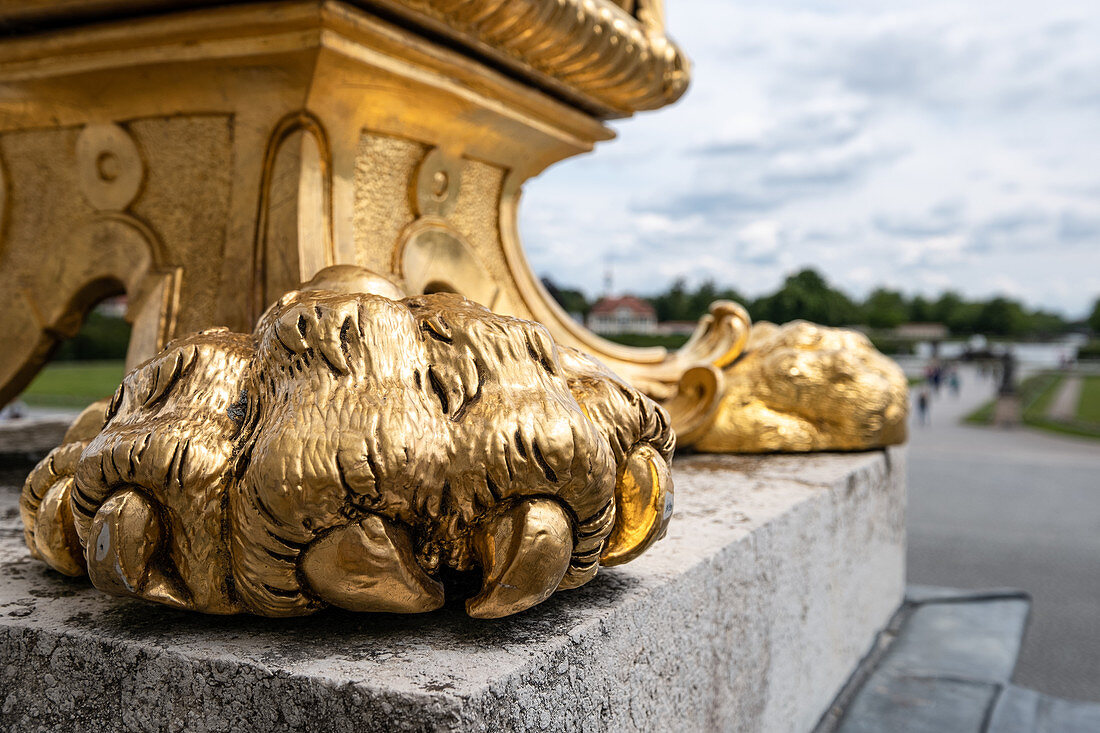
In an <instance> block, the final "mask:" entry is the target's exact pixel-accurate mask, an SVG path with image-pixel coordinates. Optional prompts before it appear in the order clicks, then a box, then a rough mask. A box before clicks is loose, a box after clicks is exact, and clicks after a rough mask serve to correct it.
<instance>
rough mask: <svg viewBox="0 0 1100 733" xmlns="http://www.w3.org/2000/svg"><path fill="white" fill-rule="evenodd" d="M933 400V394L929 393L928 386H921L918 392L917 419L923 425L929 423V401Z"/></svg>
mask: <svg viewBox="0 0 1100 733" xmlns="http://www.w3.org/2000/svg"><path fill="white" fill-rule="evenodd" d="M929 402H931V395H929V394H928V386H927V385H925V386H923V387H921V388H920V392H918V393H917V419H918V421H919V422H920V424H921V425H927V424H928V403H929Z"/></svg>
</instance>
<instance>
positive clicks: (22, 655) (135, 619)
mask: <svg viewBox="0 0 1100 733" xmlns="http://www.w3.org/2000/svg"><path fill="white" fill-rule="evenodd" d="M674 470H675V474H674V476H675V480H676V515H675V518H674V520H673V522H672V525H671V527H670V529H669V535H668V537H666V538H665V539H664V540H663V541H661V542H660V543H658V544H657V545H656V546H655V547H654V548H653V549H652V550H650V551H649V552H648V553H647V554H646V555H645V556H643V557H642V558H641V559H639V560H637V561H635V562H633V563H631V564H629V565H625V566H623V567H621V568H613V569H603V570H601V571H600V574H599V576H598V577H597V578H596V580H594V581H593V582H592V583H590V584H588V585H587V586H585V587H583V588H581V589H578V590H575V591H570V592H563V593H559V594H556V595H554V596H553V597H552V598H551V599H550V600H549V601H547V602H546V603H544V604H543V605H542V606H540V607H538V608H536V609H534V610H532V611H530V612H527V613H525V614H521V615H519V616H518V617H513V618H510V619H504V620H501V621H476V620H473V619H469V618H467V617H466V616H465V615H464V614H463V613H462V610H461V605H460V604H458V603H454V604H453V605H451V606H449V607H447V608H445V609H443V610H441V611H438V612H435V613H432V614H428V615H424V616H416V617H397V616H386V615H356V614H351V613H344V612H338V611H326V612H324V613H322V614H319V615H317V616H313V617H309V618H303V619H291V620H268V619H259V618H252V617H224V618H223V617H208V616H201V615H198V614H190V613H185V612H177V611H171V610H168V609H164V608H161V607H157V606H152V605H146V604H144V603H141V602H137V601H125V600H119V599H115V598H111V597H108V596H105V595H102V594H100V593H99V592H98V591H95V590H94V589H92V588H90V587H89V586H88V585H87V583H86V581H82V580H72V579H68V578H64V577H62V576H60V575H57V574H55V573H53V572H52V571H49V570H47V569H45V568H44V567H43V566H42V565H41V564H39V563H37V562H35V561H32V560H31V559H30V558H29V557H27V554H26V551H25V550H24V549H23V546H22V538H21V526H20V524H19V518H18V513H17V511H16V508H15V502H16V499H17V492H16V490H15V489H14V488H12V489H5V490H2V491H0V497H2V498H3V501H4V502H5V503H4V504H3V507H2V508H3V514H2V516H3V520H2V521H3V524H2V526H0V535H2V539H0V560H2V561H3V563H4V564H3V567H2V569H0V696H2V699H0V728H3V729H6V730H59V729H64V730H74V731H76V730H87V731H93V730H95V731H99V730H188V731H235V732H236V731H274V730H325V731H355V732H356V733H361V732H363V731H375V730H377V731H394V730H416V731H420V730H425V731H427V730H433V731H434V730H463V731H480V730H556V731H557V730H568V731H572V730H583V731H595V730H617V731H618V730H647V731H652V730H676V731H690V730H729V731H733V730H736V731H805V730H809V729H811V728H812V727H813V726H814V724H815V723H816V722H817V721H818V719H819V718H820V717H821V715H822V713H823V712H824V711H825V710H826V708H827V707H828V706H829V704H830V702H831V701H832V700H833V698H834V696H835V695H836V694H837V692H838V690H839V689H840V688H841V686H842V685H843V684H844V683H845V681H846V680H847V678H848V676H849V674H850V673H851V672H852V670H853V669H854V668H855V667H856V665H857V663H858V662H859V660H860V658H861V657H862V656H863V655H864V654H865V653H866V652H867V651H868V649H869V648H870V646H871V644H872V642H873V640H874V638H875V634H876V632H878V631H879V630H880V629H881V628H882V627H883V626H884V625H885V624H886V623H887V621H888V620H889V619H890V617H891V615H892V614H893V613H894V611H895V610H896V609H897V607H898V605H899V603H900V602H901V599H902V595H903V591H904V582H903V581H904V578H903V574H904V554H905V511H904V510H905V479H904V476H905V467H904V452H903V451H901V450H890V451H886V452H882V451H879V452H870V453H859V454H843V455H836V454H819V455H810V456H760V457H729V456H721V457H718V456H694V457H681V458H678V459H677V461H676V463H675V469H674Z"/></svg>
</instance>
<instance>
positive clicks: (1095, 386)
mask: <svg viewBox="0 0 1100 733" xmlns="http://www.w3.org/2000/svg"><path fill="white" fill-rule="evenodd" d="M1077 419H1078V420H1080V421H1081V422H1086V423H1092V424H1093V425H1100V377H1085V378H1084V382H1083V383H1082V384H1081V401H1080V402H1078V403H1077Z"/></svg>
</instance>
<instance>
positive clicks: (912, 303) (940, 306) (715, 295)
mask: <svg viewBox="0 0 1100 733" xmlns="http://www.w3.org/2000/svg"><path fill="white" fill-rule="evenodd" d="M543 284H544V285H546V288H547V290H549V291H550V294H551V295H552V296H553V297H554V298H555V299H556V300H557V301H558V303H559V304H561V306H562V307H563V308H565V310H567V311H569V312H570V313H579V314H581V315H585V316H586V315H587V314H588V311H589V310H590V309H591V307H592V305H593V304H594V303H593V302H589V300H588V298H587V297H586V296H585V295H584V293H583V292H581V291H580V290H576V289H572V288H563V287H560V286H558V285H556V284H555V283H553V282H552V281H550V280H549V279H545V278H544V279H543ZM643 299H644V300H647V301H648V302H649V303H651V304H652V305H653V307H654V309H655V310H656V311H657V320H658V321H695V320H698V319H699V317H700V316H702V315H703V314H704V313H706V312H707V308H708V307H709V306H710V304H711V303H712V302H714V301H715V300H732V301H735V302H737V303H740V304H742V305H743V306H745V307H746V308H747V309H748V311H749V315H751V316H752V319H753V320H754V321H773V322H775V323H786V322H787V321H793V320H795V319H798V318H803V319H806V320H808V321H813V322H815V323H820V324H823V325H826V326H854V325H864V326H869V327H870V328H873V329H891V328H894V327H896V326H899V325H901V324H903V323H942V324H944V325H945V326H947V328H948V329H949V330H950V331H951V333H952V334H955V335H961V336H965V335H970V334H976V333H980V334H984V335H988V336H1009V337H1019V336H1036V337H1043V336H1057V335H1059V334H1064V333H1068V332H1070V331H1074V330H1080V329H1082V328H1088V329H1091V330H1092V331H1093V332H1098V333H1100V298H1097V301H1096V304H1095V307H1094V308H1093V310H1092V313H1091V315H1090V316H1089V317H1087V318H1086V319H1084V321H1074V320H1070V319H1066V318H1065V317H1063V316H1062V315H1060V314H1058V313H1055V312H1052V311H1047V310H1042V309H1031V308H1028V307H1027V306H1026V305H1024V304H1023V303H1020V302H1019V301H1017V300H1013V299H1011V298H1006V297H1001V296H997V297H994V298H989V299H987V300H969V299H967V298H964V297H963V296H961V295H959V294H958V293H955V292H951V291H948V292H945V293H943V294H942V295H940V296H939V297H938V298H935V299H931V298H926V297H924V296H921V295H915V296H909V295H906V294H905V293H902V292H900V291H897V290H890V289H887V288H878V289H876V290H874V291H872V292H871V293H870V295H868V296H867V298H866V299H864V300H862V301H859V300H855V299H853V298H851V297H850V296H849V295H848V294H847V293H845V292H844V291H842V290H839V289H837V288H834V287H833V286H832V285H830V284H829V283H828V281H826V280H825V278H824V277H822V276H821V274H820V273H818V272H817V271H816V270H813V269H805V270H802V271H801V272H798V273H796V274H794V275H791V276H789V277H788V278H787V279H786V280H785V281H784V282H783V284H782V285H781V286H780V287H779V289H778V290H776V291H775V292H774V293H771V294H769V295H763V296H761V297H759V298H747V297H744V296H743V295H741V294H740V293H739V292H737V291H736V290H734V289H732V288H719V287H718V286H717V285H716V284H715V283H714V282H713V281H706V282H704V283H702V284H701V285H699V286H698V287H696V288H694V289H692V288H689V287H688V285H687V282H686V281H685V280H683V279H680V280H677V281H675V282H674V283H672V285H671V286H670V287H669V288H668V290H665V291H664V292H661V293H657V294H655V295H651V296H648V297H643Z"/></svg>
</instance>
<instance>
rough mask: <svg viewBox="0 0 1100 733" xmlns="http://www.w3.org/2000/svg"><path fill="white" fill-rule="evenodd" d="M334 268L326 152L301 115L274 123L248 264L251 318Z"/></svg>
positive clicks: (309, 118)
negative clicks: (250, 270)
mask: <svg viewBox="0 0 1100 733" xmlns="http://www.w3.org/2000/svg"><path fill="white" fill-rule="evenodd" d="M335 263H336V250H335V244H334V238H333V231H332V151H331V149H330V147H329V142H328V138H327V136H326V135H325V129H324V127H323V126H322V125H321V123H320V121H319V120H317V118H316V117H314V116H313V115H311V114H309V113H308V112H305V111H298V112H292V113H290V114H288V115H286V116H285V117H283V118H282V119H281V120H279V121H278V122H277V123H276V125H275V127H274V129H273V130H272V132H271V135H270V136H269V138H268V143H267V148H266V150H265V151H264V159H263V172H262V178H261V181H260V193H259V201H258V209H257V214H256V238H255V247H254V250H253V262H252V298H251V303H252V317H253V318H256V317H257V316H259V314H260V313H261V312H262V311H263V309H264V308H266V307H267V306H268V305H270V304H271V302H272V301H274V300H275V299H276V298H278V297H279V295H281V294H282V293H284V292H286V291H287V290H289V289H290V288H292V287H294V286H295V285H296V284H297V283H299V282H301V281H303V280H308V279H309V278H311V277H313V275H314V274H315V273H317V271H319V270H320V269H322V268H324V267H328V266H329V265H333V264H335Z"/></svg>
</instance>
